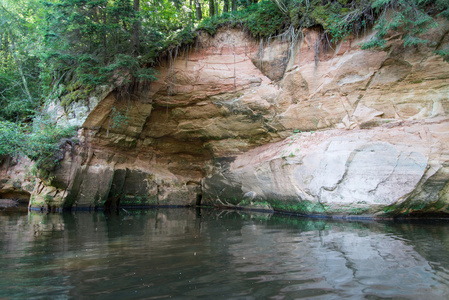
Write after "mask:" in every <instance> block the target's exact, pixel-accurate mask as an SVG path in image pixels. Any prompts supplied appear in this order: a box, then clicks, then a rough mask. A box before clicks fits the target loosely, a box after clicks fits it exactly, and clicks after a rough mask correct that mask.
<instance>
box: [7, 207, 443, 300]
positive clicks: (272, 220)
mask: <svg viewBox="0 0 449 300" xmlns="http://www.w3.org/2000/svg"><path fill="white" fill-rule="evenodd" d="M448 297H449V223H448V222H447V221H441V220H440V221H437V220H435V221H426V222H423V221H420V222H418V221H402V222H393V221H384V222H376V221H335V220H327V219H310V218H301V217H297V216H286V215H277V214H274V215H271V214H265V213H254V212H244V211H222V210H221V211H220V210H213V209H201V210H200V209H157V210H156V209H155V210H136V211H128V212H125V211H121V212H120V213H112V214H107V213H103V212H76V213H64V214H57V213H53V214H45V213H40V212H30V213H4V212H3V213H0V298H1V299H3V298H5V299H10V298H11V299H18V298H19V299H20V298H22V299H23V298H27V299H28V298H34V299H40V298H42V299H44V298H45V299H48V298H51V299H67V298H76V299H79V298H95V299H165V298H172V299H200V298H202V299H448Z"/></svg>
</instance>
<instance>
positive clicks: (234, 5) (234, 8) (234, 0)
mask: <svg viewBox="0 0 449 300" xmlns="http://www.w3.org/2000/svg"><path fill="white" fill-rule="evenodd" d="M231 1H232V11H237V0H231Z"/></svg>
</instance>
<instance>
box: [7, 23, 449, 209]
mask: <svg viewBox="0 0 449 300" xmlns="http://www.w3.org/2000/svg"><path fill="white" fill-rule="evenodd" d="M444 28H447V25H444V26H441V27H438V28H435V29H433V30H432V31H431V32H429V35H428V37H429V39H431V40H434V41H440V40H443V39H442V37H444V35H445V30H444ZM303 33H304V37H303V39H302V40H300V41H299V42H298V44H296V45H287V44H286V42H285V41H282V40H273V39H272V40H270V41H269V42H268V41H265V42H263V44H262V45H261V44H260V41H255V40H253V39H251V38H250V37H248V36H247V35H245V33H243V32H241V31H239V30H237V29H229V28H221V29H219V30H218V31H217V33H216V35H215V36H214V37H211V36H209V35H208V34H206V33H202V34H200V36H199V37H198V39H197V41H196V43H195V44H194V45H192V46H191V47H186V48H182V49H178V50H177V51H173V52H172V53H171V54H169V55H168V57H167V59H166V60H165V61H164V60H161V65H160V66H159V75H158V76H159V80H158V81H156V82H152V83H151V84H149V85H147V86H138V87H136V90H135V91H133V92H132V93H131V94H119V93H116V92H111V93H108V91H106V90H105V91H104V95H102V96H101V97H97V98H95V99H93V98H89V99H86V101H85V107H83V102H82V101H76V102H75V101H74V102H73V104H69V105H68V106H67V107H65V109H64V110H63V109H57V108H58V105H59V104H58V101H56V102H55V103H54V105H50V106H49V108H48V109H50V108H51V109H52V114H53V115H54V117H55V119H57V120H59V121H60V122H68V123H70V124H82V128H81V129H80V130H79V137H78V138H79V144H78V145H77V146H71V147H73V148H71V149H69V150H67V151H68V152H70V155H66V156H65V159H64V160H63V161H62V162H61V164H60V166H59V167H58V168H57V169H56V170H55V172H54V174H52V176H51V179H52V180H51V181H41V180H38V179H36V180H37V183H36V185H35V186H34V189H31V190H30V188H29V187H27V191H28V193H31V200H30V204H31V206H32V207H56V208H63V207H65V208H74V207H78V208H79V207H92V208H93V207H116V206H122V205H126V206H128V205H129V206H145V205H181V206H194V205H197V204H211V205H219V206H238V207H253V208H259V209H275V210H282V211H289V212H298V213H305V214H323V215H364V216H384V215H388V216H402V215H404V216H407V215H409V216H410V215H415V214H419V213H421V214H424V213H438V214H440V213H448V211H447V210H446V207H447V202H448V190H449V187H448V182H449V171H448V169H447V168H448V162H449V155H448V152H447V148H448V147H447V145H449V141H448V135H449V124H448V121H447V119H448V111H449V84H448V79H449V64H447V63H445V62H444V61H443V60H442V59H441V57H439V56H437V55H435V54H434V50H435V49H433V48H431V47H424V46H419V47H415V48H413V49H412V48H404V46H403V45H402V44H401V43H400V42H399V41H398V40H395V39H394V38H392V39H391V40H390V41H389V45H388V47H389V48H388V49H389V52H383V51H362V50H361V49H360V46H359V44H360V42H363V41H366V40H368V39H369V38H370V36H369V34H370V33H367V35H366V36H361V37H357V38H356V37H354V38H349V39H347V40H346V41H343V42H341V43H340V44H338V45H335V47H326V45H324V44H323V43H319V41H321V36H320V33H319V32H318V31H316V30H304V32H303ZM317 43H318V44H317ZM436 44H437V43H436ZM316 45H318V48H317V47H316ZM317 49H318V50H319V51H316V50H317ZM72 106H73V107H72ZM11 170H12V169H11ZM11 170H9V171H8V172H9V173H11V172H12V171H11ZM9 182H12V181H11V180H9ZM16 186H17V187H19V186H20V188H19V189H18V190H20V189H23V190H24V185H23V184H22V183H20V182H19V183H16Z"/></svg>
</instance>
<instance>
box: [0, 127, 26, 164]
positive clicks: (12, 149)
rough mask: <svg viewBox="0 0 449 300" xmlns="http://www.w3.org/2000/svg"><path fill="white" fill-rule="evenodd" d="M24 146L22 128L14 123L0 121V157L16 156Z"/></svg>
mask: <svg viewBox="0 0 449 300" xmlns="http://www.w3.org/2000/svg"><path fill="white" fill-rule="evenodd" d="M24 145H25V136H24V134H23V128H22V127H21V126H20V125H17V124H16V123H12V122H9V121H0V157H4V156H17V155H18V154H20V153H21V152H22V149H23V147H24Z"/></svg>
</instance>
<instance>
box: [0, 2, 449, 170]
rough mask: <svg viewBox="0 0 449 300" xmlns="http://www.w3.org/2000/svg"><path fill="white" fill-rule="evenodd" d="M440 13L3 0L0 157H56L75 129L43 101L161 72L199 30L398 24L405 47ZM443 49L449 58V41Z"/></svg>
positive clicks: (415, 5)
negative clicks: (164, 60)
mask: <svg viewBox="0 0 449 300" xmlns="http://www.w3.org/2000/svg"><path fill="white" fill-rule="evenodd" d="M439 18H449V0H262V1H261V2H258V1H257V0H149V1H140V0H1V1H0V28H1V29H0V158H4V157H7V156H16V155H19V154H22V155H26V156H28V157H30V158H31V159H32V160H34V161H35V162H36V163H37V164H36V165H37V168H45V167H46V166H48V165H51V166H53V165H55V164H57V162H58V158H57V157H55V156H54V155H53V153H54V152H55V150H57V149H58V143H59V141H60V140H61V139H62V138H65V137H71V136H73V135H74V134H75V132H76V130H77V128H73V127H60V126H55V125H54V124H51V122H50V121H49V120H48V118H46V116H45V114H44V113H42V112H41V110H40V108H41V107H42V105H43V104H44V103H45V102H48V101H52V100H54V99H59V100H60V101H61V104H62V105H68V104H69V103H70V102H71V101H73V100H74V99H76V98H83V97H86V96H87V95H88V94H89V93H94V92H95V90H96V89H98V88H99V87H105V86H106V87H107V88H108V89H116V90H126V89H129V88H130V87H132V86H133V85H135V84H136V83H145V82H150V81H154V80H156V79H157V73H156V72H155V71H154V69H153V67H154V66H156V65H157V64H158V61H159V58H160V57H161V55H162V54H164V53H168V52H170V51H171V50H173V49H176V48H177V47H180V46H185V45H189V44H191V43H192V42H193V41H194V39H195V37H196V35H197V32H198V31H199V30H205V31H207V32H208V33H210V34H212V35H213V34H214V33H215V31H216V29H217V28H219V27H220V26H232V27H239V28H241V29H242V30H245V31H247V32H248V33H249V34H250V35H252V36H253V37H255V38H257V39H266V38H269V37H274V36H277V35H280V34H283V35H287V36H290V37H291V38H290V41H291V42H294V41H295V37H297V36H298V32H300V31H301V29H303V28H310V27H320V28H322V32H323V34H325V35H326V37H327V40H328V41H329V43H336V42H338V41H339V40H342V39H344V38H345V37H347V36H348V35H350V34H355V33H358V32H361V31H363V30H366V29H369V28H373V27H374V29H375V30H376V32H377V34H376V35H375V36H374V38H373V39H372V40H371V41H370V42H368V43H366V44H364V45H362V48H379V49H382V48H383V47H385V46H386V45H387V43H386V39H387V38H388V37H389V36H390V35H391V34H392V32H394V33H398V34H400V36H401V37H402V40H403V41H404V46H406V47H416V46H418V45H420V44H425V43H427V41H426V39H425V33H426V31H428V30H429V29H430V28H433V27H436V26H438V23H437V21H438V19H439ZM437 54H439V55H441V56H443V58H444V59H445V60H446V61H448V60H449V49H446V50H442V51H439V52H438V53H437Z"/></svg>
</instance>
